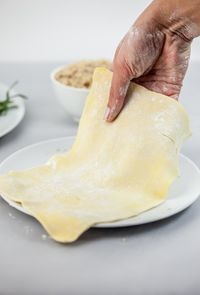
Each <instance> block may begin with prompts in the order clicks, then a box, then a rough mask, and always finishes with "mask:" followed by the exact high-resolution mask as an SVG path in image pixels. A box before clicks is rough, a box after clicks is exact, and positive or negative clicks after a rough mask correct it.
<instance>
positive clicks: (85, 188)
mask: <svg viewBox="0 0 200 295" xmlns="http://www.w3.org/2000/svg"><path fill="white" fill-rule="evenodd" d="M111 79H112V73H111V72H110V71H109V70H106V69H104V68H97V69H96V70H95V73H94V77H93V84H92V88H91V90H90V93H89V96H88V98H87V101H86V105H85V108H84V112H83V115H82V118H81V121H80V125H79V130H78V135H77V137H76V140H75V142H74V144H73V147H72V148H71V150H70V151H69V152H67V153H64V154H61V155H55V156H53V157H52V158H51V159H50V160H49V161H48V162H47V163H46V164H45V165H43V166H40V167H35V168H31V169H29V170H26V171H12V172H9V173H8V174H6V175H2V176H0V194H1V195H2V196H4V197H6V198H8V199H10V200H13V201H15V202H20V203H21V204H22V206H23V207H24V208H26V209H27V210H28V211H29V212H30V213H31V214H32V215H33V216H34V217H35V218H36V219H37V220H38V221H39V222H40V223H41V224H42V225H43V226H44V228H45V229H46V230H47V232H48V233H49V235H50V236H51V237H52V238H53V239H55V240H56V241H59V242H73V241H75V240H76V239H77V238H78V237H79V236H80V235H81V234H82V233H83V232H84V231H85V230H87V229H88V228H90V227H91V226H93V225H95V224H97V223H102V222H111V221H116V220H120V219H125V218H129V217H131V216H135V215H138V214H140V213H142V212H144V211H146V210H149V209H151V208H153V207H155V206H158V205H159V204H161V203H162V202H163V201H164V200H165V198H166V195H167V192H168V189H169V187H170V185H171V184H172V182H173V181H174V180H175V178H176V177H177V175H178V154H179V150H180V147H181V145H182V143H183V141H184V139H185V138H187V137H188V136H189V135H190V129H189V121H188V116H187V114H186V112H185V110H184V108H183V107H182V106H181V105H180V103H178V102H177V101H175V100H174V99H172V98H169V97H167V96H164V95H161V94H158V93H154V92H152V91H149V90H147V89H145V88H144V87H142V86H139V85H136V84H134V83H132V85H131V86H130V88H129V92H128V97H127V101H126V104H125V107H124V109H123V111H122V112H121V113H120V115H119V116H118V118H117V120H115V121H114V122H113V123H107V122H105V120H104V119H103V117H104V112H105V109H106V104H107V101H108V97H109V90H110V85H111Z"/></svg>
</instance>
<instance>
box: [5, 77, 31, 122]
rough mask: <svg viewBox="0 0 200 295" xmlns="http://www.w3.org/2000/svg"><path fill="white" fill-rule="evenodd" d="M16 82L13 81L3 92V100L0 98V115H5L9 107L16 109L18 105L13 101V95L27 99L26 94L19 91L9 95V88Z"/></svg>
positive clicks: (16, 82)
mask: <svg viewBox="0 0 200 295" xmlns="http://www.w3.org/2000/svg"><path fill="white" fill-rule="evenodd" d="M17 84H18V81H15V82H14V83H13V84H12V85H11V86H10V87H9V89H8V90H7V91H6V93H5V99H4V100H0V116H2V115H6V114H7V112H8V111H9V110H11V109H16V108H18V106H17V105H16V104H15V103H14V102H13V100H12V99H13V98H15V97H21V98H23V99H27V96H26V95H23V94H20V93H16V94H12V95H11V93H10V92H11V90H12V89H13V88H14V87H15V86H16V85H17Z"/></svg>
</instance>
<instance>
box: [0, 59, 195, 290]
mask: <svg viewBox="0 0 200 295" xmlns="http://www.w3.org/2000/svg"><path fill="white" fill-rule="evenodd" d="M57 65H58V64H47V63H46V64H45V63H43V64H42V63H40V64H23V63H22V64H0V80H1V82H4V83H7V84H11V83H12V82H13V81H15V80H16V79H18V80H19V81H20V84H19V85H18V89H19V90H20V91H21V92H22V93H24V94H27V95H28V96H29V100H28V101H27V103H26V107H27V112H26V115H25V118H24V120H23V122H22V123H21V124H20V125H19V126H18V127H17V128H16V129H15V130H14V131H12V132H11V133H10V134H8V135H6V136H5V137H3V138H1V139H0V161H2V160H3V159H4V158H5V157H7V156H8V155H10V154H11V153H13V152H14V151H16V150H18V149H19V148H22V147H24V146H26V145H29V144H32V143H35V142H38V141H41V140H45V139H50V138H56V137H63V136H67V135H72V134H75V133H76V130H77V124H75V123H73V122H72V121H71V119H70V118H67V116H66V115H65V112H64V111H63V110H62V108H61V107H60V105H59V104H57V101H56V99H55V98H54V94H53V91H52V88H51V82H50V80H49V73H50V71H51V70H52V69H53V68H54V67H55V66H57ZM199 72H200V63H196V64H191V66H190V69H189V71H188V74H187V78H186V80H185V83H184V89H183V91H182V95H181V101H182V103H183V104H184V105H185V106H186V109H187V110H188V112H189V114H190V118H191V128H192V130H193V137H192V138H191V139H190V140H189V141H188V143H187V144H186V145H185V147H184V148H183V153H185V154H186V155H187V156H189V157H190V158H191V159H192V160H193V161H194V162H195V163H196V164H197V165H198V166H200V94H199V92H200V91H199V83H200V81H199ZM188 181H189V179H188ZM199 233H200V200H198V201H197V202H196V203H194V204H193V205H192V206H191V207H190V208H189V209H187V210H185V211H184V212H182V213H180V214H178V215H176V216H174V217H171V218H168V219H166V220H163V221H159V222H156V223H152V224H148V225H142V226H135V227H129V228H120V229H91V230H89V231H88V232H86V233H85V234H84V235H83V236H82V237H81V238H80V239H79V240H78V241H77V242H76V243H74V244H70V245H61V244H58V243H56V242H54V241H52V240H51V239H49V238H48V237H47V236H46V233H45V231H44V230H43V229H42V227H41V226H40V224H39V223H38V222H37V221H36V220H34V219H33V218H31V217H29V216H26V215H24V214H22V213H20V212H18V211H16V210H15V209H12V208H11V207H9V206H8V205H7V204H6V203H5V202H4V201H2V200H0V294H2V295H6V294H9V295H18V294H20V295H30V294H31V295H32V294H33V295H37V294H38V295H40V294H43V295H46V294H48V295H51V294H52V295H55V294H56V295H62V294H63V295H66V294H69V295H75V294H81V295H84V294H87V295H90V294H91V295H98V294H100V295H105V294H109V295H111V294H115V295H116V294H120V295H121V294H123V295H128V294H131V295H132V294H136V295H151V294H152V295H156V294H158V295H162V294H166V295H168V294H181V295H184V294H187V295H188V294H199V293H200V279H199V274H200V255H199V249H200V234H199Z"/></svg>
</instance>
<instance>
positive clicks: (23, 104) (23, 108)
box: [0, 82, 26, 138]
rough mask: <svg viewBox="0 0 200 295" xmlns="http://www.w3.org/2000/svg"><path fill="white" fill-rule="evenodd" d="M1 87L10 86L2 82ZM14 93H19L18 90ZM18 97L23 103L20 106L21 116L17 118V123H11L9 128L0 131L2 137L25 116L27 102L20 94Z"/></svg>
mask: <svg viewBox="0 0 200 295" xmlns="http://www.w3.org/2000/svg"><path fill="white" fill-rule="evenodd" d="M0 87H5V88H8V86H7V85H6V84H4V83H2V82H0ZM13 93H17V92H16V91H13ZM16 98H18V99H20V101H21V105H20V106H19V109H20V111H21V113H20V116H19V118H18V119H17V120H16V122H15V123H13V124H11V125H10V126H9V127H8V128H6V129H5V130H4V131H3V132H0V138H2V137H3V136H5V135H6V134H8V133H10V132H11V131H12V130H13V129H15V128H16V127H17V126H18V125H19V124H20V122H21V121H22V120H23V118H24V116H25V111H26V108H25V103H24V101H23V99H22V98H20V96H17V97H16Z"/></svg>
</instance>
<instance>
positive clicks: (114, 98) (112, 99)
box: [104, 66, 130, 122]
mask: <svg viewBox="0 0 200 295" xmlns="http://www.w3.org/2000/svg"><path fill="white" fill-rule="evenodd" d="M129 84H130V77H129V75H128V72H127V71H126V70H125V68H124V69H122V67H115V66H114V70H113V77H112V83H111V89H110V96H109V101H108V105H107V109H106V112H105V116H104V118H105V120H106V121H107V122H112V121H113V120H114V119H115V118H116V117H117V116H118V115H119V113H120V111H121V110H122V108H123V105H124V100H125V97H126V94H127V91H128V87H129Z"/></svg>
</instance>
